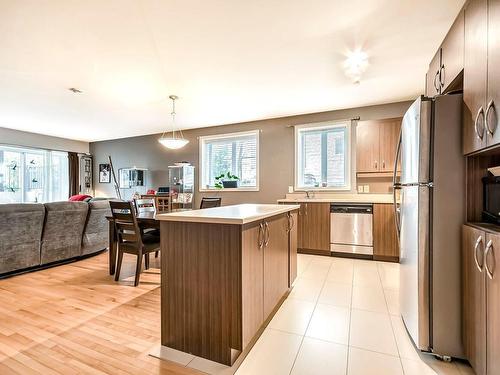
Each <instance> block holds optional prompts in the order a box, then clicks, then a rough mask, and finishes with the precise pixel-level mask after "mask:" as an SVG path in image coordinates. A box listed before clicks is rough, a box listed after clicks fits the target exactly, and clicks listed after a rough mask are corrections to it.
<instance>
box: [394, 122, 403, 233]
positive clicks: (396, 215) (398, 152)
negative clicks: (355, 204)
mask: <svg viewBox="0 0 500 375" xmlns="http://www.w3.org/2000/svg"><path fill="white" fill-rule="evenodd" d="M402 136H403V128H402V127H401V131H400V132H399V139H398V144H397V148H396V156H395V158H394V172H393V175H392V201H393V206H394V224H395V225H396V233H397V235H398V240H399V233H400V231H401V223H400V217H399V210H398V202H397V199H396V190H399V189H401V184H400V183H399V182H397V175H398V162H399V157H400V156H401V139H402Z"/></svg>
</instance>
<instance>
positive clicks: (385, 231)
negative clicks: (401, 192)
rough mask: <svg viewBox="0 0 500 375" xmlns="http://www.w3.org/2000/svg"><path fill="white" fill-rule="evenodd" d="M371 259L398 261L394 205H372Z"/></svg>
mask: <svg viewBox="0 0 500 375" xmlns="http://www.w3.org/2000/svg"><path fill="white" fill-rule="evenodd" d="M373 259H374V260H382V261H392V262H399V244H398V237H397V233H396V224H395V217H394V205H393V204H389V203H387V204H386V203H384V204H379V203H376V204H374V205H373Z"/></svg>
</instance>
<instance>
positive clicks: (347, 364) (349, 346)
mask: <svg viewBox="0 0 500 375" xmlns="http://www.w3.org/2000/svg"><path fill="white" fill-rule="evenodd" d="M353 296H354V261H353V262H352V276H351V304H350V306H349V329H348V331H347V358H346V364H345V375H348V373H349V357H350V354H351V323H352V299H353Z"/></svg>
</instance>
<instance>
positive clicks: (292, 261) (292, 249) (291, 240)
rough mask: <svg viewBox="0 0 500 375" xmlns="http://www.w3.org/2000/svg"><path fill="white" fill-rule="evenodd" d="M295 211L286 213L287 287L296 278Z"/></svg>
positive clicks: (296, 239)
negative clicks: (288, 256) (287, 221)
mask: <svg viewBox="0 0 500 375" xmlns="http://www.w3.org/2000/svg"><path fill="white" fill-rule="evenodd" d="M297 216H298V214H297V212H289V213H288V220H289V224H288V252H289V255H290V258H289V268H290V269H289V271H288V287H289V288H290V287H291V286H292V284H293V282H294V281H295V279H296V278H297V244H298V229H297V225H298V221H297Z"/></svg>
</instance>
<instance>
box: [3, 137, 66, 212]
mask: <svg viewBox="0 0 500 375" xmlns="http://www.w3.org/2000/svg"><path fill="white" fill-rule="evenodd" d="M68 193H69V172H68V154H67V153H66V152H60V151H48V150H38V149H23V148H19V147H10V146H0V203H28V202H52V201H60V200H67V199H68Z"/></svg>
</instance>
